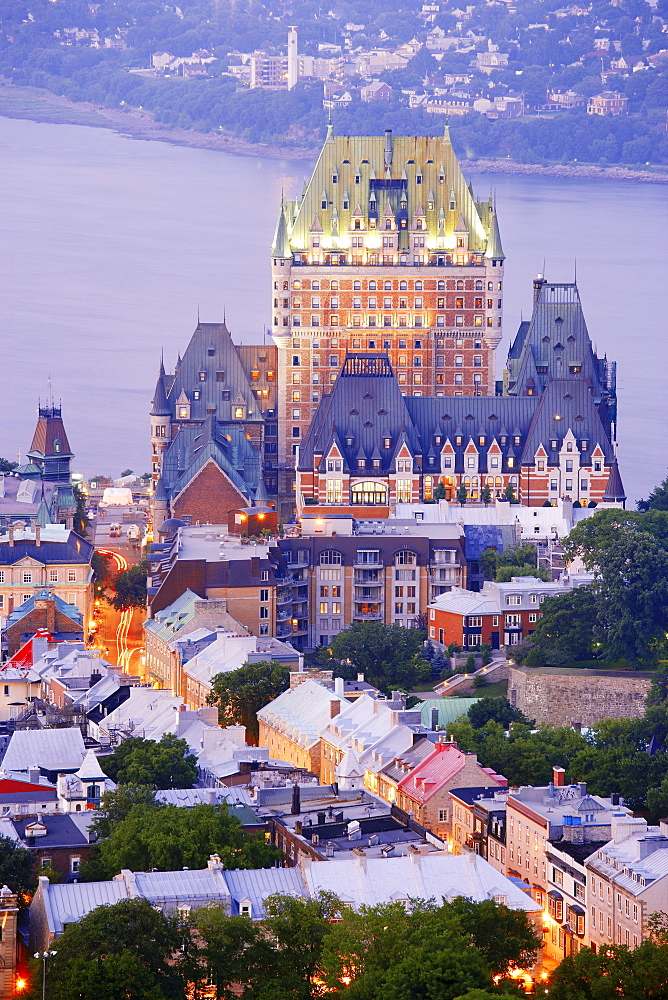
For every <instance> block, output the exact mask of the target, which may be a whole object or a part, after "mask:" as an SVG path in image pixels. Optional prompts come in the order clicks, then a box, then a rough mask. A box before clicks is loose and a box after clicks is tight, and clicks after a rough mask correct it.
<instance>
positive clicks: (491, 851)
mask: <svg viewBox="0 0 668 1000" xmlns="http://www.w3.org/2000/svg"><path fill="white" fill-rule="evenodd" d="M507 794H508V788H507V786H504V787H502V788H491V789H490V788H488V787H476V786H472V787H467V788H455V789H453V790H451V792H450V798H451V800H452V817H451V830H452V837H451V850H453V851H454V852H455V853H457V854H459V853H461V851H462V850H468V851H473V852H474V853H475V854H479V855H480V856H481V857H482V858H485V860H486V861H489V863H490V864H491V865H492V866H493V867H494V868H496V869H497V871H501V872H504V873H505V870H506V796H507Z"/></svg>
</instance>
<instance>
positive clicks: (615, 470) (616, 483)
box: [601, 458, 626, 503]
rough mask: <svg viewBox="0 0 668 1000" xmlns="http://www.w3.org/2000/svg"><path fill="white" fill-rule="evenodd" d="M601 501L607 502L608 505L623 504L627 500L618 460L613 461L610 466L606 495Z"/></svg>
mask: <svg viewBox="0 0 668 1000" xmlns="http://www.w3.org/2000/svg"><path fill="white" fill-rule="evenodd" d="M601 499H602V500H603V501H604V502H605V501H606V500H607V501H608V503H623V502H624V501H625V500H626V493H625V491H624V484H623V483H622V477H621V475H620V473H619V466H618V464H617V459H616V458H615V459H613V460H612V462H611V464H610V474H609V476H608V483H607V486H606V487H605V493H604V494H603V496H602V497H601Z"/></svg>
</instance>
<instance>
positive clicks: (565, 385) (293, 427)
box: [151, 127, 625, 523]
mask: <svg viewBox="0 0 668 1000" xmlns="http://www.w3.org/2000/svg"><path fill="white" fill-rule="evenodd" d="M271 281H272V289H271V295H272V299H271V317H272V318H271V324H272V325H271V333H272V336H273V341H274V343H273V344H264V345H260V344H254V345H245V346H243V347H242V346H238V345H235V344H234V343H233V341H232V338H231V336H230V333H229V331H228V329H227V327H226V325H225V323H198V326H197V329H196V331H195V333H194V335H193V338H192V340H191V342H190V344H189V346H188V349H187V350H186V352H185V354H184V356H183V359H181V358H179V359H178V361H177V364H176V367H175V370H174V373H173V374H168V373H166V372H165V369H164V367H162V365H161V369H160V374H159V378H158V383H157V386H156V393H155V398H154V404H153V411H152V434H151V443H152V451H153V478H154V482H155V497H154V508H155V509H154V514H155V515H158V513H159V515H160V516H159V517H156V522H158V523H159V520H160V517H164V518H168V517H170V516H171V517H179V518H183V519H186V520H192V521H200V522H202V523H203V522H206V521H209V522H211V523H216V522H220V521H221V519H222V518H223V515H224V514H225V512H226V511H227V510H229V509H230V507H231V506H244V505H248V506H250V505H252V504H255V503H266V502H267V501H268V500H269V501H270V502H271V503H273V504H274V505H275V506H276V508H277V510H278V514H279V519H280V520H282V521H284V522H285V521H288V520H290V519H291V518H292V517H294V516H295V515H298V516H300V515H302V514H303V513H304V511H305V510H306V508H308V507H314V506H320V507H323V508H331V510H332V513H336V512H338V513H342V514H343V513H346V508H350V510H349V511H348V513H352V514H353V516H356V517H368V518H386V517H390V516H392V515H393V514H394V512H395V508H396V504H398V503H412V502H421V501H424V500H426V501H431V500H433V499H439V498H442V499H445V500H455V499H460V500H461V499H462V498H463V497H464V495H465V498H466V501H467V502H469V503H477V502H485V501H487V502H488V501H489V500H490V499H492V500H493V499H499V498H503V497H505V498H507V499H511V498H512V499H513V500H515V501H517V502H519V503H520V504H522V505H524V506H530V507H538V506H544V505H548V504H552V505H553V504H555V503H556V502H557V501H559V500H562V499H566V500H570V501H572V502H576V503H577V504H578V505H579V506H594V505H597V504H599V503H602V502H613V503H620V502H623V501H624V499H625V497H624V488H623V485H622V481H621V477H620V473H619V469H618V467H617V461H616V457H615V455H616V442H615V438H616V412H617V401H616V384H615V383H616V373H615V364H614V362H611V361H608V359H607V357H602V358H601V357H598V355H597V354H596V352H595V351H594V349H593V347H592V342H591V339H590V336H589V332H588V329H587V324H586V321H585V318H584V313H583V309H582V304H581V301H580V294H579V291H578V288H577V286H576V284H575V283H574V282H568V283H563V282H550V281H549V280H547V278H545V277H543V276H542V275H540V276H539V277H538V278H537V279H536V280H535V281H534V287H533V311H532V316H531V319H530V320H526V321H522V322H521V323H520V325H519V329H518V332H517V334H516V336H515V338H514V340H513V341H512V344H511V348H510V351H509V354H508V357H507V360H506V363H505V365H504V367H503V369H502V370H501V371H499V370H498V368H499V366H498V364H497V361H498V359H497V352H498V347H499V344H500V341H501V337H502V333H503V328H502V313H503V286H504V254H503V249H502V245H501V237H500V232H499V224H498V221H497V215H496V210H495V206H494V202H493V200H491V199H490V200H486V201H485V200H477V199H476V197H475V196H474V193H473V189H472V187H471V186H470V185H467V183H466V181H465V179H464V176H463V174H462V171H461V168H460V166H459V163H458V162H457V158H456V156H455V153H454V151H453V148H452V144H451V141H450V135H449V131H448V129H447V128H446V129H445V132H444V135H443V136H441V137H437V138H433V137H395V136H393V135H392V133H391V132H390V131H387V132H386V133H385V135H384V136H363V137H350V136H334V135H333V133H332V129H331V127H330V128H329V129H328V133H327V138H326V140H325V143H324V145H323V148H322V151H321V154H320V157H319V159H318V161H317V163H316V165H315V167H314V170H313V173H312V175H311V178H310V179H309V181H308V182H307V183H306V184H305V186H304V190H303V192H302V195H301V197H300V198H297V199H295V200H293V201H288V200H286V199H285V198H282V200H281V205H280V210H279V216H278V222H277V226H276V232H275V237H274V242H273V245H272V248H271ZM497 376H500V377H497Z"/></svg>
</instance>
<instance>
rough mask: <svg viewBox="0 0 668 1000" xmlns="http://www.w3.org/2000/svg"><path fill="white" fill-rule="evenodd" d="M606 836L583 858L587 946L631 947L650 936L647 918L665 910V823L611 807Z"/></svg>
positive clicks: (667, 841)
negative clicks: (608, 833) (654, 821)
mask: <svg viewBox="0 0 668 1000" xmlns="http://www.w3.org/2000/svg"><path fill="white" fill-rule="evenodd" d="M610 836H611V839H610V840H609V841H608V842H607V843H605V844H601V845H598V849H597V850H596V851H595V852H594V853H591V854H590V856H589V858H588V859H587V860H586V861H585V863H584V867H585V869H586V882H587V892H586V910H587V914H588V927H587V944H588V945H589V947H590V948H591V949H592V951H600V950H602V949H603V950H605V948H606V947H608V946H610V945H616V946H625V947H627V948H637V947H638V945H639V944H641V943H642V942H643V941H647V940H648V939H649V938H650V937H651V934H650V930H649V928H648V924H647V922H648V918H649V917H650V916H651V915H652V913H655V912H657V911H658V912H661V913H665V912H666V909H667V902H666V901H667V900H668V822H666V821H665V820H661V823H660V825H659V826H649V825H648V824H647V820H645V819H643V818H642V817H635V816H630V815H628V813H627V812H626V811H622V810H617V811H616V812H615V814H614V815H613V816H612V821H611V829H610Z"/></svg>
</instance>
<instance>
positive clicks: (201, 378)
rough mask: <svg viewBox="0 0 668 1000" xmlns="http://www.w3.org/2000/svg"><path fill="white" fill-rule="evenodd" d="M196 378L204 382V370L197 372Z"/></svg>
mask: <svg viewBox="0 0 668 1000" xmlns="http://www.w3.org/2000/svg"><path fill="white" fill-rule="evenodd" d="M197 379H198V381H200V382H206V372H198V373H197Z"/></svg>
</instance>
